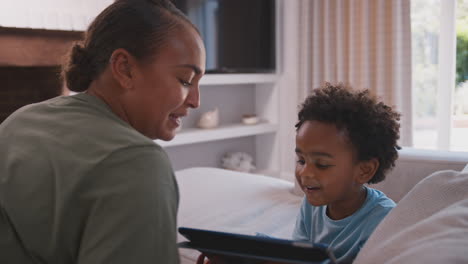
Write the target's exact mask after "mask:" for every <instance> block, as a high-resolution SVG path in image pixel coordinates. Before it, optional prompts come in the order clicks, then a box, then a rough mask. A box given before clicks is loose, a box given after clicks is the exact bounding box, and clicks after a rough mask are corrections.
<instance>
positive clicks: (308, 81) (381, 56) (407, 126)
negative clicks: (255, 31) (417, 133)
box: [299, 0, 412, 146]
mask: <svg viewBox="0 0 468 264" xmlns="http://www.w3.org/2000/svg"><path fill="white" fill-rule="evenodd" d="M300 10H301V11H300V12H301V14H300V23H299V24H300V29H299V30H300V32H301V33H300V34H299V36H300V40H299V43H300V50H299V53H300V56H299V60H300V66H299V68H300V74H299V76H300V82H299V85H300V93H301V97H302V98H305V97H306V96H307V94H308V91H310V89H313V88H317V87H320V86H321V85H323V83H324V82H327V81H328V82H331V83H336V82H343V83H347V84H350V85H351V86H352V87H353V88H355V89H364V88H367V89H370V90H371V91H373V93H374V94H376V95H377V96H378V97H379V98H381V99H382V100H383V101H384V102H385V103H387V104H389V105H391V106H394V107H395V108H396V109H397V110H398V111H399V112H400V113H402V120H401V130H400V133H401V139H400V145H404V146H411V144H412V134H411V131H412V120H411V116H412V108H411V100H412V99H411V98H412V96H411V23H410V1H409V0H301V2H300Z"/></svg>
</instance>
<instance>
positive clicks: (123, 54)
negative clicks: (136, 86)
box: [109, 49, 134, 90]
mask: <svg viewBox="0 0 468 264" xmlns="http://www.w3.org/2000/svg"><path fill="white" fill-rule="evenodd" d="M109 65H110V68H111V71H112V75H113V77H114V79H115V80H116V81H117V82H118V83H119V84H120V86H121V87H122V88H124V89H125V90H127V89H132V88H133V77H134V76H133V74H132V67H133V56H132V55H130V53H128V51H126V50H124V49H116V50H114V52H112V55H111V57H110V61H109Z"/></svg>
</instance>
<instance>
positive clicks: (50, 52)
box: [0, 28, 83, 123]
mask: <svg viewBox="0 0 468 264" xmlns="http://www.w3.org/2000/svg"><path fill="white" fill-rule="evenodd" d="M82 34H83V33H82V32H74V31H50V30H36V29H16V28H0V81H1V84H0V123H1V122H3V120H5V119H6V118H7V117H8V116H9V115H10V114H11V113H12V112H14V111H15V110H17V109H18V108H20V107H22V106H24V105H27V104H31V103H36V102H40V101H43V100H46V99H49V98H52V97H55V96H58V95H60V94H66V93H67V89H66V88H64V87H63V85H62V82H61V81H60V65H61V64H62V61H63V58H64V55H65V54H66V53H67V51H68V49H69V48H70V46H71V45H72V44H73V43H74V42H75V41H78V40H80V39H81V38H82Z"/></svg>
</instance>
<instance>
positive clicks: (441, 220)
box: [354, 171, 468, 264]
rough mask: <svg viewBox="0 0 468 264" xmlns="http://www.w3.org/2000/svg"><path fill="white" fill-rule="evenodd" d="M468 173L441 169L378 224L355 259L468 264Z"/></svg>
mask: <svg viewBox="0 0 468 264" xmlns="http://www.w3.org/2000/svg"><path fill="white" fill-rule="evenodd" d="M467 190H468V173H464V172H456V171H441V172H436V173H434V174H432V175H430V176H429V177H427V178H425V179H424V180H422V181H421V182H419V183H418V184H417V185H416V186H415V187H414V188H413V189H412V190H411V191H410V192H409V193H408V194H407V195H406V196H405V197H403V199H402V200H401V201H400V202H399V203H398V204H397V206H396V207H395V208H394V209H393V210H392V211H391V212H390V213H389V214H388V215H387V216H386V217H385V219H384V220H383V221H382V222H381V223H380V224H379V225H378V226H377V228H376V229H375V231H374V233H373V234H372V235H371V236H370V237H369V240H367V242H366V244H365V245H364V247H363V249H362V250H361V251H360V253H359V254H358V256H357V257H356V260H355V262H354V263H357V264H360V263H361V264H362V263H468V254H466V252H467V251H466V250H467V248H468V192H467Z"/></svg>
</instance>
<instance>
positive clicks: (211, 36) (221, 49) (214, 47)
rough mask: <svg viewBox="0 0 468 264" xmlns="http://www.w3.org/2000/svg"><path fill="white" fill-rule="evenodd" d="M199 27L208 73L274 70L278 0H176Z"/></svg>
mask: <svg viewBox="0 0 468 264" xmlns="http://www.w3.org/2000/svg"><path fill="white" fill-rule="evenodd" d="M174 4H175V5H176V6H177V7H178V8H179V9H181V10H182V11H183V12H184V13H185V14H186V15H187V16H188V17H189V19H190V20H191V21H192V23H193V24H195V25H196V26H197V28H198V30H199V31H200V33H201V35H202V38H203V41H204V43H205V47H206V53H207V54H206V72H207V73H254V72H274V71H275V0H174Z"/></svg>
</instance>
